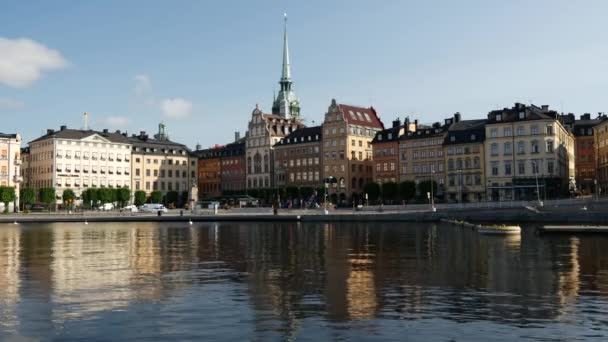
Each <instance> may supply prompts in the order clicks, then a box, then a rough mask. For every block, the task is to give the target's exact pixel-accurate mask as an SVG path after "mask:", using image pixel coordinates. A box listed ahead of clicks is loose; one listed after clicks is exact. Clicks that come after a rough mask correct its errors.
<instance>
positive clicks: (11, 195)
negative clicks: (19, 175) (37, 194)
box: [0, 186, 17, 213]
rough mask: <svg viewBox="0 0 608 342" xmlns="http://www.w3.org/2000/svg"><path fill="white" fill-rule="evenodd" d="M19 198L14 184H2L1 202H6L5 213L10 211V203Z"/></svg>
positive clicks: (0, 191)
mask: <svg viewBox="0 0 608 342" xmlns="http://www.w3.org/2000/svg"><path fill="white" fill-rule="evenodd" d="M16 199H17V195H16V193H15V188H14V187H12V186H0V202H2V203H4V213H8V204H9V203H11V202H14V201H15V200H16Z"/></svg>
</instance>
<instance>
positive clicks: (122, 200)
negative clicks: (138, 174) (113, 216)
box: [115, 188, 131, 208]
mask: <svg viewBox="0 0 608 342" xmlns="http://www.w3.org/2000/svg"><path fill="white" fill-rule="evenodd" d="M115 192H116V201H117V202H118V204H119V205H120V207H121V208H122V207H124V206H125V205H126V204H127V203H129V200H130V199H131V190H129V189H128V188H118V189H116V191H115Z"/></svg>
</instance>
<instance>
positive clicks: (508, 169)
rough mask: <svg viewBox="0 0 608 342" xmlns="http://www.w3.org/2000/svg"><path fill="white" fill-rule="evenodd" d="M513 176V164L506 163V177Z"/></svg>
mask: <svg viewBox="0 0 608 342" xmlns="http://www.w3.org/2000/svg"><path fill="white" fill-rule="evenodd" d="M510 175H511V162H510V161H505V176H510Z"/></svg>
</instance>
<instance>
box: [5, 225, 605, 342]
mask: <svg viewBox="0 0 608 342" xmlns="http://www.w3.org/2000/svg"><path fill="white" fill-rule="evenodd" d="M606 242H608V239H606V238H604V237H600V236H584V237H578V238H576V237H568V236H564V237H542V238H541V237H537V236H535V235H534V234H532V233H530V232H528V231H524V233H523V234H522V236H521V237H520V236H511V237H496V236H484V235H479V234H476V233H475V232H473V231H471V230H467V229H461V228H455V227H453V226H444V225H421V224H407V225H404V224H399V225H390V224H374V225H369V224H336V225H334V224H284V223H248V224H243V223H239V224H236V223H225V224H224V223H222V224H201V225H198V226H196V225H195V226H185V225H183V226H180V225H173V224H153V223H149V224H140V223H138V224H120V225H118V224H90V225H87V226H85V225H81V224H50V225H19V226H17V225H5V226H2V227H0V330H1V331H4V332H5V333H9V334H15V335H22V336H35V337H36V336H37V337H41V336H51V335H52V336H55V337H57V338H59V339H61V338H62V337H72V338H91V337H93V336H98V335H97V334H100V333H102V332H104V331H105V329H106V328H107V327H108V326H112V329H113V331H114V333H115V334H117V335H116V336H121V337H124V336H128V337H139V338H144V339H167V338H169V339H200V338H220V339H235V338H244V337H248V338H254V339H259V340H267V339H272V338H277V337H280V338H283V339H291V338H295V337H298V336H307V335H310V334H312V335H314V336H317V337H318V338H321V339H336V338H338V339H339V338H348V337H353V336H355V337H357V336H361V334H366V335H369V336H377V337H382V338H391V334H392V333H393V331H394V329H393V330H391V329H388V328H387V327H389V328H390V327H391V326H393V327H394V324H397V326H398V324H399V323H396V322H403V321H404V320H405V321H407V322H412V323H410V324H416V325H419V328H420V329H422V330H420V331H419V333H420V335H419V336H420V338H421V339H422V338H423V336H424V334H423V333H422V331H426V330H424V329H423V327H424V326H425V324H427V322H430V321H432V322H443V323H441V324H439V325H438V326H436V327H434V328H433V329H435V330H437V331H438V332H442V331H443V332H445V333H446V334H447V335H449V334H450V333H451V332H453V327H452V325H453V324H460V325H462V324H465V325H472V326H475V327H476V328H475V329H476V331H478V333H479V336H480V338H482V337H484V336H485V338H487V339H492V338H495V337H496V336H498V335H500V333H501V332H504V333H511V332H512V329H524V330H525V331H526V333H525V334H524V333H522V335H521V336H520V337H522V338H531V339H535V338H536V337H538V336H539V335H536V333H535V331H536V330H534V329H536V328H540V327H544V328H545V331H544V332H543V335H544V336H546V335H547V329H549V335H551V334H555V336H560V335H563V333H564V331H568V332H569V336H574V337H579V336H592V335H593V334H595V335H598V334H599V335H602V336H603V334H605V332H604V329H603V328H604V325H605V324H606V321H605V318H604V317H605V316H606V313H608V310H607V306H606V304H607V302H608V300H607V298H608V297H607V296H608V251H607V250H606V248H605V247H604V246H606ZM83 322H87V323H83ZM393 322H394V323H393ZM480 322H483V325H482V326H479V324H480ZM201 326H202V327H205V328H206V329H202V330H201ZM66 327H69V328H70V329H67V328H66ZM222 327H223V328H222ZM345 328H348V329H345ZM589 332H593V334H592V335H586V334H587V333H589ZM496 333H498V335H496ZM49 334H50V335H49ZM447 335H446V336H447ZM595 335H594V336H595ZM2 336H3V335H2V333H0V338H1V337H2ZM396 336H398V335H396ZM414 336H416V335H414Z"/></svg>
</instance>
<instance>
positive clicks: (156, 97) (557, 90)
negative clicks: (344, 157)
mask: <svg viewBox="0 0 608 342" xmlns="http://www.w3.org/2000/svg"><path fill="white" fill-rule="evenodd" d="M283 12H288V15H289V39H290V52H291V65H292V75H293V79H294V82H295V83H294V87H295V91H296V94H297V95H298V97H299V98H300V101H301V104H302V113H303V115H304V116H305V117H306V118H307V122H308V124H312V123H313V121H314V122H315V123H320V122H321V120H322V118H323V114H324V113H325V111H326V109H327V107H328V105H329V104H330V101H331V99H332V98H336V99H337V100H338V102H341V103H347V104H353V105H361V106H369V105H373V106H374V107H375V108H376V109H377V110H378V112H379V113H380V115H381V118H382V119H383V121H384V122H385V123H389V122H390V121H391V120H393V119H394V118H395V117H397V116H399V117H401V118H403V117H404V116H405V115H409V116H411V117H414V118H418V119H420V120H421V121H422V122H432V121H438V120H442V119H443V118H444V117H447V116H450V115H452V114H453V113H454V112H456V111H459V112H461V113H463V117H464V118H465V119H466V118H480V117H484V116H485V115H486V114H487V112H488V111H490V110H492V109H495V108H502V107H507V106H511V105H512V104H513V103H514V102H516V101H519V102H526V103H530V102H532V103H535V104H538V105H541V104H549V105H550V106H551V107H552V108H554V109H557V110H559V111H565V112H574V113H577V114H582V113H584V112H591V113H594V114H595V113H597V112H601V111H608V40H607V37H608V25H607V24H606V20H605V15H606V13H608V2H606V1H580V2H573V1H561V0H552V1H518V0H511V1H466V0H463V1H424V2H423V1H391V0H382V1H360V0H336V1H317V0H306V1H297V2H296V1H285V0H283V1H279V0H255V1H251V0H242V1H236V0H234V1H233V0H224V1H195V0H192V1H185V0H183V1H181V0H178V1H153V0H147V1H122V0H121V1H109V0H108V1H61V0H56V1H41V0H40V1H13V0H4V1H2V3H1V4H0V115H1V117H2V119H3V120H2V121H1V123H0V132H19V133H21V134H22V135H23V136H24V139H25V140H26V141H29V140H32V139H34V138H36V137H37V136H39V135H40V134H41V133H42V132H43V130H45V129H46V128H58V127H59V126H60V125H62V124H67V125H68V126H70V127H81V126H82V113H83V112H84V111H87V112H89V115H90V125H91V126H92V128H95V129H102V128H110V129H122V130H125V129H126V130H128V131H129V132H130V133H131V132H132V133H135V132H138V131H140V130H146V131H155V130H156V126H157V124H158V122H160V121H161V120H162V121H164V122H165V123H166V124H167V126H168V129H169V133H170V135H171V138H172V139H173V140H176V141H180V142H183V143H186V144H188V145H189V146H191V147H193V146H194V144H196V143H197V142H200V143H201V144H202V145H203V146H211V145H213V144H215V143H220V144H223V143H227V142H230V141H231V140H232V139H233V134H234V133H233V132H234V131H237V130H238V131H244V130H245V129H246V127H247V121H248V119H249V117H250V113H251V111H252V110H253V108H254V107H255V104H256V103H259V104H260V106H261V107H262V109H263V110H265V111H270V107H271V101H272V94H273V90H276V89H277V88H278V83H277V82H278V80H279V77H280V71H281V58H282V56H281V49H282V25H283V23H282V20H283Z"/></svg>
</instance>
